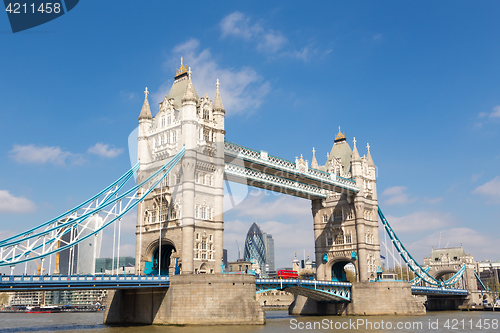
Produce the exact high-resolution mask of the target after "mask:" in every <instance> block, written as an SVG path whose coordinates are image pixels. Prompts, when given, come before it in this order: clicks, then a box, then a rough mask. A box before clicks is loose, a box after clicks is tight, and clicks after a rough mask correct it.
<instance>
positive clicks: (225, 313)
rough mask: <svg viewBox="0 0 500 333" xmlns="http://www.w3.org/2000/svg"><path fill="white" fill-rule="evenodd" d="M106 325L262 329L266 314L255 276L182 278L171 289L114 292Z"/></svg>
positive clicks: (108, 306)
mask: <svg viewBox="0 0 500 333" xmlns="http://www.w3.org/2000/svg"><path fill="white" fill-rule="evenodd" d="M104 324H108V325H110V324H111V325H113V324H115V325H130V324H132V325H133V324H146V325H147V324H163V325H259V324H265V313H264V311H263V310H262V309H261V308H260V306H259V304H258V303H257V301H256V300H255V277H254V276H252V275H226V274H194V275H178V276H172V277H171V278H170V287H169V288H144V289H140V288H138V289H122V290H115V291H113V292H110V294H109V296H108V302H107V307H106V312H105V314H104Z"/></svg>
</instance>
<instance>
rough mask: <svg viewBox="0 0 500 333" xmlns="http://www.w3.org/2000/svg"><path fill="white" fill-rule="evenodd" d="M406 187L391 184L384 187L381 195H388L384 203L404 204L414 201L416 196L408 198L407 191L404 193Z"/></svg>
mask: <svg viewBox="0 0 500 333" xmlns="http://www.w3.org/2000/svg"><path fill="white" fill-rule="evenodd" d="M407 189H408V188H407V187H406V186H393V187H389V188H387V189H385V190H384V191H383V192H382V196H386V197H389V198H388V199H386V200H385V201H384V204H385V205H405V204H409V203H412V202H415V201H416V200H417V199H416V198H410V197H409V195H408V193H405V192H406V190H407Z"/></svg>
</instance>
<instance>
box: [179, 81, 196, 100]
mask: <svg viewBox="0 0 500 333" xmlns="http://www.w3.org/2000/svg"><path fill="white" fill-rule="evenodd" d="M187 101H193V102H196V95H195V93H194V87H193V82H191V76H189V77H188V84H187V86H186V90H185V91H184V96H182V103H184V102H187Z"/></svg>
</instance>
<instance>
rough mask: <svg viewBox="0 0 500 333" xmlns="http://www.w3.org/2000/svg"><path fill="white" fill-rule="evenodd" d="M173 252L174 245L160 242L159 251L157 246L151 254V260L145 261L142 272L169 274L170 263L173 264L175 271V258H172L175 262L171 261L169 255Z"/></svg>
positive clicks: (176, 264) (176, 265) (176, 266)
mask: <svg viewBox="0 0 500 333" xmlns="http://www.w3.org/2000/svg"><path fill="white" fill-rule="evenodd" d="M173 252H176V250H175V247H174V246H173V245H172V244H169V243H167V244H162V246H161V251H160V248H159V247H158V246H157V247H156V248H155V249H154V251H153V255H152V258H151V259H152V260H151V261H149V262H145V267H144V273H145V274H146V275H167V276H168V275H169V269H170V265H171V264H174V265H175V271H176V272H177V270H178V263H177V259H174V260H175V261H176V262H174V263H172V262H171V259H170V257H171V255H172V253H173Z"/></svg>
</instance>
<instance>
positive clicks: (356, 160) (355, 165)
mask: <svg viewBox="0 0 500 333" xmlns="http://www.w3.org/2000/svg"><path fill="white" fill-rule="evenodd" d="M352 143H353V148H352V159H351V169H352V177H353V178H355V177H358V176H361V173H362V169H361V157H360V156H359V152H358V148H357V147H356V138H353V140H352Z"/></svg>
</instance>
